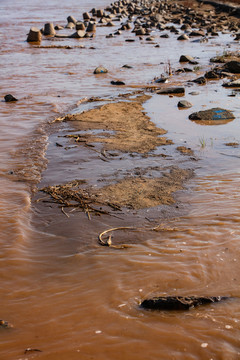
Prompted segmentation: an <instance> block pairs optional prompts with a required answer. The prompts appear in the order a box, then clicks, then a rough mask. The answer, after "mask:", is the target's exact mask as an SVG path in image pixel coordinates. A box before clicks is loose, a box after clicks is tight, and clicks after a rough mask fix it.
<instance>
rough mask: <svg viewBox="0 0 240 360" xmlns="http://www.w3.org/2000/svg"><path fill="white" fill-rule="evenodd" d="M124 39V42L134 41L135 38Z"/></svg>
mask: <svg viewBox="0 0 240 360" xmlns="http://www.w3.org/2000/svg"><path fill="white" fill-rule="evenodd" d="M125 41H126V42H134V41H135V40H134V39H126V40H125Z"/></svg>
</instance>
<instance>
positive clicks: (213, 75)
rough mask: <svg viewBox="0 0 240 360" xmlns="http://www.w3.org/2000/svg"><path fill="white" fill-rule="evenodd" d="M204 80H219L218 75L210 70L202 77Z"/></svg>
mask: <svg viewBox="0 0 240 360" xmlns="http://www.w3.org/2000/svg"><path fill="white" fill-rule="evenodd" d="M204 77H205V78H206V79H220V74H219V73H217V72H216V70H210V71H208V72H206V74H205V75H204Z"/></svg>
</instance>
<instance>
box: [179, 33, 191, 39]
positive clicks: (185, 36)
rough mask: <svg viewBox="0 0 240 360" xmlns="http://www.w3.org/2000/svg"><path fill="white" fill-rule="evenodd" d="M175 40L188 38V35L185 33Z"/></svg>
mask: <svg viewBox="0 0 240 360" xmlns="http://www.w3.org/2000/svg"><path fill="white" fill-rule="evenodd" d="M177 40H189V37H188V36H187V35H186V34H182V35H180V36H179V37H178V38H177Z"/></svg>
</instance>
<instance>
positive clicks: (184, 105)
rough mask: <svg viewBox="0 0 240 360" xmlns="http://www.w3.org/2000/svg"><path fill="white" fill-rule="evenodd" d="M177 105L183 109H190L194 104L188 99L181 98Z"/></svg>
mask: <svg viewBox="0 0 240 360" xmlns="http://www.w3.org/2000/svg"><path fill="white" fill-rule="evenodd" d="M177 106H178V107H179V108H182V109H189V108H191V107H192V104H191V103H190V102H189V101H187V100H181V101H179V102H178V105H177Z"/></svg>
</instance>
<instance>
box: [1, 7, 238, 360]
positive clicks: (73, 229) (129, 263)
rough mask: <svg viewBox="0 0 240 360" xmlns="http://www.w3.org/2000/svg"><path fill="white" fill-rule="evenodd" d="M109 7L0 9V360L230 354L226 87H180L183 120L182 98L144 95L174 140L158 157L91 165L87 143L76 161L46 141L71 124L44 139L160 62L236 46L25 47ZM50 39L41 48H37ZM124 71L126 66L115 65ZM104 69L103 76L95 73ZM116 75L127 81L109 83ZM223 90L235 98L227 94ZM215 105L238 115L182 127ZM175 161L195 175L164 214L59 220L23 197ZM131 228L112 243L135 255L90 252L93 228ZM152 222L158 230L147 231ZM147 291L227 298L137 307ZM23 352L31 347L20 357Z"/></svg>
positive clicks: (231, 152) (233, 226) (230, 159)
mask: <svg viewBox="0 0 240 360" xmlns="http://www.w3.org/2000/svg"><path fill="white" fill-rule="evenodd" d="M107 4H108V2H107V1H103V0H102V1H98V3H97V4H96V2H94V1H93V0H91V1H89V2H88V3H87V4H86V2H84V1H82V0H81V1H78V2H77V1H75V0H71V1H70V2H68V3H66V4H59V3H58V2H56V1H55V0H51V1H50V2H49V3H48V4H46V5H44V7H43V6H42V4H40V3H39V2H36V1H31V2H30V1H29V0H22V1H20V2H18V3H17V4H16V2H14V1H11V0H10V1H5V0H4V1H1V2H0V20H1V21H0V37H1V44H2V46H1V58H0V62H1V98H2V99H3V96H4V95H6V94H7V93H12V94H13V95H14V96H16V97H17V98H18V99H19V101H18V102H17V103H5V102H3V101H2V102H1V106H0V111H1V131H0V138H1V141H0V147H1V169H0V172H1V178H0V191H1V197H0V208H1V218H0V229H1V238H0V241H1V247H0V271H1V290H0V298H1V314H0V318H2V319H4V320H6V321H9V323H11V324H13V328H10V329H0V332H1V345H0V354H1V355H0V358H1V359H2V360H13V359H14V360H16V359H17V360H20V359H24V360H25V359H38V358H39V359H44V360H45V359H46V360H55V359H58V360H61V359H62V360H65V359H71V360H75V359H99V360H101V359H116V360H117V359H131V360H133V359H138V360H139V359H145V358H146V357H147V358H148V359H152V360H153V359H154V360H155V359H194V360H196V359H209V360H210V359H213V360H217V359H224V360H225V359H239V358H240V345H239V334H240V311H239V309H240V300H239V296H240V291H239V286H240V277H239V270H240V269H239V258H240V250H239V240H240V230H239V225H240V224H239V223H240V215H239V214H240V201H239V185H240V170H239V168H240V167H239V162H240V153H239V147H235V148H234V147H227V146H226V145H225V144H226V143H229V142H238V141H239V134H240V129H239V114H240V108H239V92H235V91H233V90H229V89H224V88H222V87H221V83H222V81H211V82H208V83H207V85H206V86H197V85H190V84H189V85H187V86H186V95H185V97H183V98H184V99H186V100H188V101H191V102H192V103H193V107H192V108H191V109H188V110H182V111H180V110H178V108H177V102H178V100H179V99H178V98H175V97H173V98H169V97H166V96H160V95H153V96H152V98H151V99H150V100H148V101H147V102H146V103H145V104H144V107H145V111H146V113H147V115H149V116H150V118H151V120H152V121H154V122H155V123H156V124H157V125H158V126H159V127H161V128H164V129H166V130H167V131H168V133H167V136H168V138H169V139H171V140H172V141H173V142H174V144H173V145H170V146H166V147H164V148H162V147H160V148H158V149H157V150H156V152H155V154H158V153H164V154H165V155H167V156H166V157H148V158H142V157H131V156H129V155H127V154H125V155H124V156H123V158H122V160H114V161H112V162H111V163H109V162H102V166H101V167H97V168H96V164H98V162H97V160H96V153H93V152H91V150H88V149H84V148H83V149H82V150H81V156H80V155H79V156H76V152H74V149H72V150H71V148H69V149H68V150H65V149H64V148H59V147H56V146H55V143H56V142H60V141H61V142H62V144H63V145H65V143H64V141H66V139H65V138H63V137H61V136H62V135H64V134H66V133H67V132H68V131H72V132H74V129H73V128H72V127H71V126H72V125H70V124H59V127H58V129H55V130H54V132H53V133H52V134H51V135H50V136H49V131H48V130H49V129H48V127H46V125H45V124H46V123H47V122H48V121H52V120H53V119H54V118H55V117H57V116H61V115H62V114H63V113H67V112H71V111H72V112H78V111H82V110H83V109H84V110H86V109H88V108H91V107H92V106H93V104H92V103H90V104H86V105H84V106H83V105H80V104H79V105H78V102H79V100H81V99H83V98H85V97H91V96H101V97H105V98H111V97H113V96H117V95H118V94H119V93H124V92H130V91H132V90H134V89H135V88H134V89H133V88H132V86H134V87H137V88H138V87H139V88H141V87H142V86H145V85H146V84H150V81H151V80H152V79H153V78H154V77H155V76H159V75H160V74H161V73H162V72H164V70H165V68H166V64H167V63H168V61H169V60H170V62H171V65H172V66H173V67H174V68H177V67H179V63H178V59H179V57H180V55H181V54H183V53H185V54H190V55H192V56H195V57H198V58H199V63H200V65H201V66H202V69H204V70H205V69H207V68H209V67H210V65H209V58H210V57H211V56H215V55H217V54H219V53H222V52H223V51H224V50H228V49H230V50H232V51H236V50H238V46H239V44H238V43H236V42H234V41H233V37H232V36H231V35H230V34H224V35H220V36H219V37H215V38H212V39H209V41H208V43H205V44H200V43H194V42H184V43H182V42H177V41H176V37H177V35H174V34H172V33H171V34H170V38H169V39H163V38H159V33H156V34H155V35H156V39H155V44H148V43H147V42H146V41H144V40H143V41H141V40H138V39H136V41H135V42H125V41H123V40H124V39H126V38H130V37H132V36H133V35H132V34H131V33H124V34H123V35H121V36H120V37H117V38H114V39H106V38H105V35H106V34H109V33H110V32H113V31H112V29H110V30H109V28H105V27H102V28H99V29H98V32H97V36H96V38H94V39H93V40H80V41H78V40H74V39H71V40H62V41H59V42H58V43H59V44H63V45H64V44H67V45H71V46H73V47H74V46H75V45H76V44H77V45H79V44H82V45H84V46H85V48H82V49H81V48H79V47H78V48H73V49H71V50H67V49H49V48H48V49H36V48H34V47H33V46H31V45H29V44H27V43H26V42H25V39H26V34H27V32H28V31H29V28H30V27H31V26H38V27H39V28H40V27H42V25H43V24H44V23H45V22H47V21H54V23H60V24H65V23H66V17H67V16H69V15H71V14H73V15H74V16H75V17H77V16H78V17H79V18H81V14H82V12H84V11H87V10H90V9H91V8H92V7H95V6H97V7H99V8H100V7H104V6H105V5H107ZM10 9H11V10H10ZM49 43H52V42H51V40H44V41H43V42H42V45H48V44H49ZM156 44H159V45H160V48H156V47H155V45H156ZM90 47H94V48H95V49H90ZM126 63H127V64H129V65H131V66H133V68H132V69H123V68H122V66H123V65H124V64H126ZM100 64H103V65H104V66H106V67H107V68H108V69H109V70H110V71H109V73H108V74H106V75H103V76H101V77H100V76H94V75H93V74H92V73H93V70H94V68H95V67H96V66H98V65H100ZM198 71H199V74H201V69H199V70H198ZM184 76H186V77H187V76H188V78H189V75H184ZM184 76H181V78H179V82H182V81H184V80H185V78H184ZM191 76H192V77H194V76H195V75H191ZM191 76H190V77H191ZM116 78H119V79H121V80H123V81H125V82H126V84H127V85H126V86H125V87H124V88H121V89H120V88H119V87H113V86H111V85H110V81H111V80H112V79H116ZM171 81H172V80H170V82H171ZM174 81H176V78H175V80H174ZM177 81H178V80H177ZM192 91H198V92H199V95H197V96H194V95H191V94H190V93H191V92H192ZM232 93H234V95H236V96H234V97H232V96H228V95H232ZM217 106H221V107H224V108H227V109H230V110H232V111H233V113H234V115H235V120H234V121H232V122H229V123H227V124H224V125H219V126H201V125H198V124H196V123H194V122H191V121H189V120H188V115H189V114H190V113H191V112H194V111H198V110H204V109H206V108H209V107H217ZM57 130H58V131H57ZM50 132H51V131H50ZM66 144H67V142H66ZM183 145H185V146H188V147H191V149H192V150H193V151H194V154H195V155H194V156H195V158H196V159H197V161H194V160H191V159H190V157H189V156H186V155H185V156H184V155H182V154H180V153H179V152H178V151H177V150H176V148H177V146H183ZM46 150H47V152H46ZM84 158H85V160H87V161H85V162H84ZM47 163H48V166H47ZM172 163H173V164H174V165H176V164H177V165H178V166H180V167H183V168H192V169H194V171H195V177H194V178H192V179H191V180H189V181H188V183H186V184H185V189H184V190H182V191H179V192H178V193H177V194H176V201H177V202H176V204H175V205H174V206H173V207H171V208H170V209H169V207H168V206H162V207H157V208H154V209H148V210H147V209H145V210H139V211H135V212H134V211H128V210H125V211H124V213H123V214H121V215H119V217H109V216H102V217H96V218H94V220H92V221H89V220H88V218H87V217H86V216H85V215H84V214H82V213H78V212H72V213H69V216H70V217H69V218H67V216H65V215H64V214H63V213H62V212H61V211H60V209H59V208H58V206H57V205H53V204H47V203H43V202H39V203H35V202H33V203H32V202H31V198H32V195H31V189H32V187H33V185H36V184H38V183H39V181H40V179H41V178H42V180H41V182H40V184H39V185H38V186H39V188H40V187H42V186H45V185H51V184H58V183H60V182H62V181H64V182H65V181H71V180H73V179H74V178H84V179H88V181H89V183H90V184H91V185H92V186H99V182H98V181H97V179H99V178H100V177H101V178H102V179H106V178H107V179H108V178H114V172H118V173H120V174H123V175H124V174H125V173H126V172H128V173H129V172H133V173H134V171H137V169H139V168H144V167H149V166H151V167H152V169H153V170H152V176H156V175H157V174H156V170H154V168H155V169H156V168H157V167H159V166H161V167H163V168H164V167H165V168H168V167H169V166H171V164H172ZM39 196H40V197H41V196H44V195H43V194H40V195H39ZM35 200H36V199H35ZM35 200H34V201H35ZM50 205H51V206H50ZM176 206H177V207H176ZM132 224H134V225H135V226H137V227H138V228H139V231H136V232H134V231H121V232H118V233H117V234H114V237H113V240H114V241H119V242H120V243H121V242H128V243H129V244H131V247H129V248H127V249H124V250H116V249H111V248H108V247H101V246H99V244H98V243H97V235H98V234H99V232H101V231H104V230H106V229H108V228H111V227H117V226H131V225H132ZM158 225H160V227H159V229H158V230H159V231H152V230H151V229H152V228H153V227H157V226H158ZM153 295H161V296H163V295H183V296H188V295H200V296H202V295H213V296H218V295H225V296H231V299H230V300H228V301H225V302H220V303H218V304H212V305H210V306H204V307H201V308H200V307H199V308H196V309H193V310H190V311H188V312H171V313H167V312H151V311H143V310H142V309H139V303H140V301H141V300H142V299H144V298H146V297H149V296H153ZM27 348H31V349H38V350H41V352H40V351H32V352H31V351H29V352H27V353H25V354H24V351H25V349H27Z"/></svg>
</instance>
